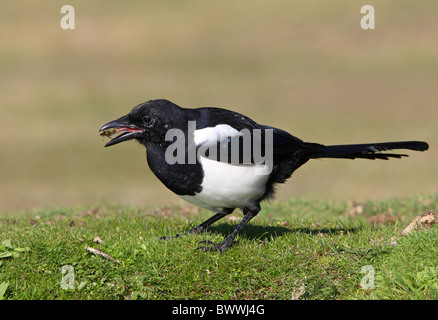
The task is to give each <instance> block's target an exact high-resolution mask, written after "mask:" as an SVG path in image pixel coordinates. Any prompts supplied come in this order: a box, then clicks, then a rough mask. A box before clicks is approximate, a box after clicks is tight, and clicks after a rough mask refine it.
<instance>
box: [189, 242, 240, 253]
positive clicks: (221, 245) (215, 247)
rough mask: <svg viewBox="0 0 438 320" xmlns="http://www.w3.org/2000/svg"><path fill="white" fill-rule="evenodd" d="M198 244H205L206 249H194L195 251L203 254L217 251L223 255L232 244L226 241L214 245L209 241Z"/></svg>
mask: <svg viewBox="0 0 438 320" xmlns="http://www.w3.org/2000/svg"><path fill="white" fill-rule="evenodd" d="M199 243H200V244H201V243H203V244H206V245H207V246H208V247H197V248H196V249H195V251H196V250H202V251H203V252H207V251H211V252H212V251H219V252H220V253H223V252H225V251H227V250H228V249H230V248H231V246H232V245H233V242H228V241H223V242H221V243H214V242H212V241H210V240H202V241H201V242H199Z"/></svg>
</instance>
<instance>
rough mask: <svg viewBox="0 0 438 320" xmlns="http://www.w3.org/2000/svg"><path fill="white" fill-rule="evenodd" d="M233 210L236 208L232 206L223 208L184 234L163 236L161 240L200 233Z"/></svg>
mask: <svg viewBox="0 0 438 320" xmlns="http://www.w3.org/2000/svg"><path fill="white" fill-rule="evenodd" d="M233 211H234V209H231V208H225V209H222V211H220V212H218V213H216V214H215V215H214V216H213V217H211V218H209V219H207V220H205V221H204V222H203V223H201V224H200V225H199V226H196V227H194V228H193V229H191V230H189V231H188V232H186V233H183V234H176V235H175V236H173V237H168V236H163V237H161V238H160V240H169V239H173V238H179V237H181V236H186V235H188V234H194V233H200V232H202V231H204V230H205V229H207V228H208V227H209V226H210V225H211V224H213V223H215V222H216V221H218V220H219V219H222V218H223V217H225V216H227V215H229V214H230V213H232V212H233Z"/></svg>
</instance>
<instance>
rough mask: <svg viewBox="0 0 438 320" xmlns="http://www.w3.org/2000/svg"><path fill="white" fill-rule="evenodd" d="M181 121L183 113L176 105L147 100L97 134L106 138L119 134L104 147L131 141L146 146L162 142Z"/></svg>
mask: <svg viewBox="0 0 438 320" xmlns="http://www.w3.org/2000/svg"><path fill="white" fill-rule="evenodd" d="M181 121H184V112H183V109H182V108H180V107H179V106H177V105H176V104H174V103H172V102H170V101H168V100H164V99H158V100H149V101H147V102H144V103H141V104H139V105H138V106H136V107H135V108H134V109H132V110H131V112H129V113H128V114H127V115H125V116H123V117H121V118H119V119H117V120H113V121H111V122H108V123H107V124H105V125H104V126H103V127H102V128H100V130H99V132H100V135H101V136H107V137H112V136H114V135H116V134H117V133H120V132H121V134H120V135H117V136H115V137H113V138H112V139H111V140H110V141H109V142H108V143H107V144H106V145H105V147H109V146H112V145H115V144H118V143H120V142H123V141H127V140H131V139H136V140H137V141H138V142H140V143H141V144H143V145H146V144H147V143H148V142H156V143H159V142H161V141H164V136H165V134H166V132H167V131H168V130H169V129H171V128H175V127H178V124H179V123H181Z"/></svg>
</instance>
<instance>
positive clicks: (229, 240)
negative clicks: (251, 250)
mask: <svg viewBox="0 0 438 320" xmlns="http://www.w3.org/2000/svg"><path fill="white" fill-rule="evenodd" d="M259 211H260V205H259V204H257V205H254V206H251V207H246V208H244V209H243V213H244V217H243V219H242V221H240V223H239V224H238V225H237V227H236V228H234V230H233V232H231V234H230V235H229V236H228V237H226V238H225V239H224V241H222V242H221V243H214V242H212V241H209V240H203V241H201V242H199V243H203V244H206V245H207V246H206V247H198V248H196V249H195V250H198V249H201V250H202V251H204V252H206V251H219V252H220V253H222V252H225V251H227V250H228V249H229V248H230V247H231V246H232V245H233V241H234V238H236V236H237V234H238V233H239V232H240V230H242V229H243V227H244V226H245V225H246V224H247V223H248V222H249V221H250V220H251V219H252V218H254V217H255V216H256V215H257V213H259Z"/></svg>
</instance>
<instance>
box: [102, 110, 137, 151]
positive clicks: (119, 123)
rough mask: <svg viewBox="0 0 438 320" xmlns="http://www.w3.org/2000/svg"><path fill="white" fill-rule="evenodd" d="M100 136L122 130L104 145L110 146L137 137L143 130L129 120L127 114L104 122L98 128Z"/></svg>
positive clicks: (108, 135)
mask: <svg viewBox="0 0 438 320" xmlns="http://www.w3.org/2000/svg"><path fill="white" fill-rule="evenodd" d="M99 132H100V135H101V136H107V137H110V136H111V135H113V134H115V133H117V132H123V133H122V134H121V135H118V136H117V137H115V138H113V139H111V140H110V141H109V142H108V143H107V144H106V145H105V147H110V146H113V145H115V144H118V143H120V142H123V141H127V140H131V139H135V138H139V137H141V136H142V134H143V132H144V130H143V129H141V128H138V127H137V126H135V125H133V124H131V123H130V122H129V119H128V116H123V117H121V118H119V119H117V120H113V121H111V122H108V123H107V124H105V125H104V126H103V127H102V128H100V129H99Z"/></svg>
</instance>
